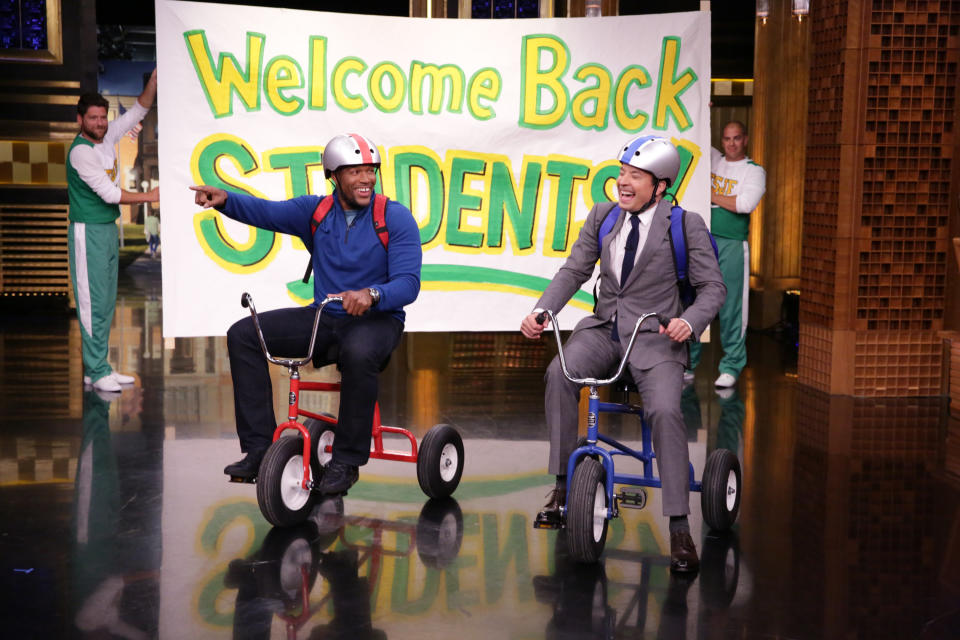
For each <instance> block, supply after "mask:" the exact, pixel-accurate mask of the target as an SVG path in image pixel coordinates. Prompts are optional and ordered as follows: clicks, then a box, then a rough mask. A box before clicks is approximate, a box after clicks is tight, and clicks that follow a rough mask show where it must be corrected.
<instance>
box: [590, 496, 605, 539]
mask: <svg viewBox="0 0 960 640" xmlns="http://www.w3.org/2000/svg"><path fill="white" fill-rule="evenodd" d="M606 520H607V488H606V487H605V486H603V483H602V482H598V483H597V490H596V491H594V492H593V541H594V542H600V538H602V537H603V523H604V522H606Z"/></svg>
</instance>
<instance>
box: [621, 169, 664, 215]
mask: <svg viewBox="0 0 960 640" xmlns="http://www.w3.org/2000/svg"><path fill="white" fill-rule="evenodd" d="M654 188H656V189H657V196H658V200H659V198H660V197H661V196H663V192H664V191H665V190H666V188H667V187H666V182H664V181H663V180H661V181H659V182H658V183H657V185H656V187H655V186H654V182H653V176H652V175H650V174H649V173H647V172H646V171H644V170H643V169H637V168H636V167H633V166H631V165H629V164H624V163H622V162H621V163H620V176H619V177H618V178H617V196H618V197H617V204H619V205H620V208H621V209H623V210H624V211H640V209H641V207H643V206H644V205H645V204H647V203H648V202H650V195H651V194H652V193H653V190H654Z"/></svg>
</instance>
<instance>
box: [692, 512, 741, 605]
mask: <svg viewBox="0 0 960 640" xmlns="http://www.w3.org/2000/svg"><path fill="white" fill-rule="evenodd" d="M739 581H740V540H739V538H738V536H737V532H736V531H716V532H712V533H710V534H709V535H708V536H707V537H706V538H705V539H704V541H703V553H702V554H701V555H700V598H701V600H702V601H703V602H704V603H705V604H706V605H707V606H709V607H710V608H712V609H715V610H725V609H727V608H729V607H730V603H731V602H733V598H734V596H736V595H737V583H738V582H739Z"/></svg>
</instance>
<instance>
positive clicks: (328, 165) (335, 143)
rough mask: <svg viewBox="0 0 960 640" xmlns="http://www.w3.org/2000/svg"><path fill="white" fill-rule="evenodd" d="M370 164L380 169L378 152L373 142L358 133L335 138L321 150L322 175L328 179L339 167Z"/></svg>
mask: <svg viewBox="0 0 960 640" xmlns="http://www.w3.org/2000/svg"><path fill="white" fill-rule="evenodd" d="M361 164H372V165H374V166H375V167H377V168H380V152H379V151H377V145H375V144H374V143H373V140H371V139H370V138H368V137H366V136H362V135H360V134H358V133H345V134H343V135H339V136H335V137H334V138H333V139H332V140H330V142H328V143H327V146H326V147H324V149H323V174H324V175H325V176H326V177H327V178H330V176H332V175H333V172H334V171H336V170H337V169H339V168H340V167H353V166H357V165H361Z"/></svg>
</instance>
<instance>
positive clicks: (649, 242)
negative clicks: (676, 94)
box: [520, 136, 726, 572]
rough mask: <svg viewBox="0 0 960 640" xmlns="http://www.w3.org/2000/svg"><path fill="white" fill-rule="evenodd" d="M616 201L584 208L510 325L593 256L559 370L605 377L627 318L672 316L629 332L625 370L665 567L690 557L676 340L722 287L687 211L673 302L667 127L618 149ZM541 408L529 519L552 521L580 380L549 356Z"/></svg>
mask: <svg viewBox="0 0 960 640" xmlns="http://www.w3.org/2000/svg"><path fill="white" fill-rule="evenodd" d="M618 157H619V160H620V163H621V164H620V176H619V177H618V178H617V191H618V201H617V202H616V203H614V202H604V203H600V204H597V205H595V206H594V207H593V209H592V210H591V211H590V214H589V215H588V216H587V219H586V221H585V222H584V224H583V228H582V229H581V230H580V236H579V237H578V238H577V241H576V242H575V243H574V245H573V247H572V249H571V251H570V256H569V257H568V258H567V261H566V262H565V263H564V264H563V266H562V267H560V270H559V271H558V272H557V275H555V276H554V278H553V280H552V281H551V282H550V285H549V286H548V287H547V290H546V291H544V293H543V295H542V296H541V297H540V300H539V301H538V302H537V305H536V308H535V309H534V310H533V312H532V313H530V315H528V316H526V317H525V318H524V319H523V321H522V322H521V325H520V330H521V331H522V332H523V334H524V335H525V336H526V337H528V338H531V339H537V338H539V337H540V336H541V334H542V333H543V330H544V329H545V328H546V324H547V322H548V320H544V322H543V323H538V322H537V315H538V314H539V313H540V311H542V310H544V309H550V310H552V311H553V312H554V313H556V312H558V311H559V310H560V309H561V308H563V306H564V305H565V304H566V303H567V301H568V300H570V298H571V296H573V294H574V293H575V292H576V291H577V290H578V289H579V288H580V286H581V285H582V284H583V283H584V282H586V281H587V280H589V279H590V276H591V275H592V274H593V270H594V266H595V265H596V263H597V260H598V259H599V260H600V284H599V290H598V295H597V305H596V309H595V310H594V313H593V315H592V316H589V317H587V318H584V319H583V320H581V321H580V322H579V323H578V324H577V326H576V327H575V328H574V330H573V333H572V334H571V335H570V338H569V339H568V340H567V342H566V344H565V345H564V355H565V357H566V363H567V369H568V370H569V371H570V373H571V374H572V375H573V376H574V377H578V378H583V377H603V376H604V375H607V374H610V373H612V372H613V371H614V366H615V365H616V364H617V363H619V361H620V359H621V358H622V357H623V351H624V349H625V348H626V345H627V344H628V343H629V340H630V334H631V332H632V331H633V327H634V324H636V321H637V318H638V317H639V316H640V315H642V314H644V313H649V312H656V313H658V314H660V315H661V316H663V317H665V318H670V321H669V322H668V324H667V326H666V328H664V327H662V326H659V325H658V328H659V329H658V330H657V331H654V330H652V329H653V325H654V324H655V322H654V321H653V320H652V319H651V320H650V321H649V324H650V325H651V326H650V330H649V331H644V329H645V327H641V333H640V334H639V335H638V336H637V342H636V344H635V345H634V348H633V352H632V353H631V354H630V362H629V370H630V374H631V375H632V376H633V379H634V381H635V382H636V385H637V388H638V390H639V391H640V396H641V398H642V400H643V407H644V412H645V414H646V417H647V420H648V421H649V422H650V424H651V427H652V430H653V444H654V450H655V451H656V454H657V467H658V471H659V474H660V479H661V482H662V485H663V493H662V495H663V514H664V515H665V516H667V517H669V518H670V560H671V562H670V566H671V569H672V570H674V571H681V572H682V571H696V570H697V569H698V568H699V559H698V558H697V550H696V546H695V545H694V543H693V539H692V538H691V537H690V526H689V524H688V522H687V514H688V513H690V504H689V493H690V487H689V459H690V456H689V453H688V451H687V437H686V427H685V426H684V423H683V415H682V413H681V411H680V394H681V391H682V390H683V370H684V367H685V366H686V365H687V361H688V350H687V346H686V344H685V343H686V341H687V340H688V339H691V338H692V339H696V336H699V335H700V334H701V333H703V331H704V329H706V328H707V325H709V324H710V321H711V320H713V317H714V316H715V315H716V314H717V311H718V310H719V309H720V306H721V305H722V304H723V299H724V296H725V295H726V287H725V286H724V284H723V277H722V275H721V274H720V267H719V266H718V264H717V258H716V255H715V254H714V252H713V246H712V244H711V242H710V238H709V236H708V234H707V228H706V225H705V224H704V222H703V219H702V218H701V217H700V216H699V215H696V214H688V215H687V216H686V228H687V231H686V234H687V254H688V264H689V266H688V272H689V278H690V283H691V284H692V285H693V286H694V287H695V288H696V290H697V298H696V301H695V302H694V303H693V304H692V305H691V306H690V307H688V308H687V309H684V308H683V306H682V305H681V303H680V296H679V289H678V287H677V273H676V266H675V262H674V257H673V247H672V245H671V239H670V216H671V206H670V204H669V202H667V201H663V200H662V199H663V195H664V193H665V192H666V190H667V189H668V188H669V187H670V185H671V184H672V183H673V182H674V181H675V180H676V179H677V174H678V173H679V171H680V156H679V154H677V150H676V148H674V146H673V145H672V144H671V143H670V142H669V141H668V140H666V139H665V138H659V137H655V136H643V137H640V138H635V139H633V140H631V141H630V142H628V143H627V144H626V145H625V146H624V147H622V148H621V149H620V151H619V153H618ZM614 205H619V207H620V213H619V219H618V220H617V221H616V223H615V224H614V226H613V228H612V229H611V230H610V232H609V233H608V234H607V235H606V236H605V237H604V238H603V241H602V246H599V247H598V242H597V239H598V235H599V231H600V226H601V225H602V223H603V221H604V219H605V218H606V217H607V214H609V213H610V212H611V210H612V209H613V208H614ZM546 383H547V388H546V398H545V404H546V418H547V426H548V428H549V430H550V457H549V461H548V470H549V472H550V473H551V474H554V475H556V476H557V484H556V488H555V489H554V490H553V492H552V493H551V496H550V499H549V501H548V503H547V504H546V505H545V507H544V509H543V511H541V512H540V513H539V514H538V515H537V520H538V522H545V523H549V522H557V523H559V520H560V508H561V507H562V506H563V505H564V504H565V502H566V475H565V474H566V465H567V459H568V458H569V457H570V454H571V453H572V452H573V450H574V449H575V448H576V444H577V417H578V403H579V398H580V389H579V387H578V385H576V384H574V383H572V382H570V381H569V380H567V379H566V377H564V375H563V371H562V370H561V368H560V362H559V358H554V360H553V362H552V363H550V366H549V367H548V368H547V373H546Z"/></svg>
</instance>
